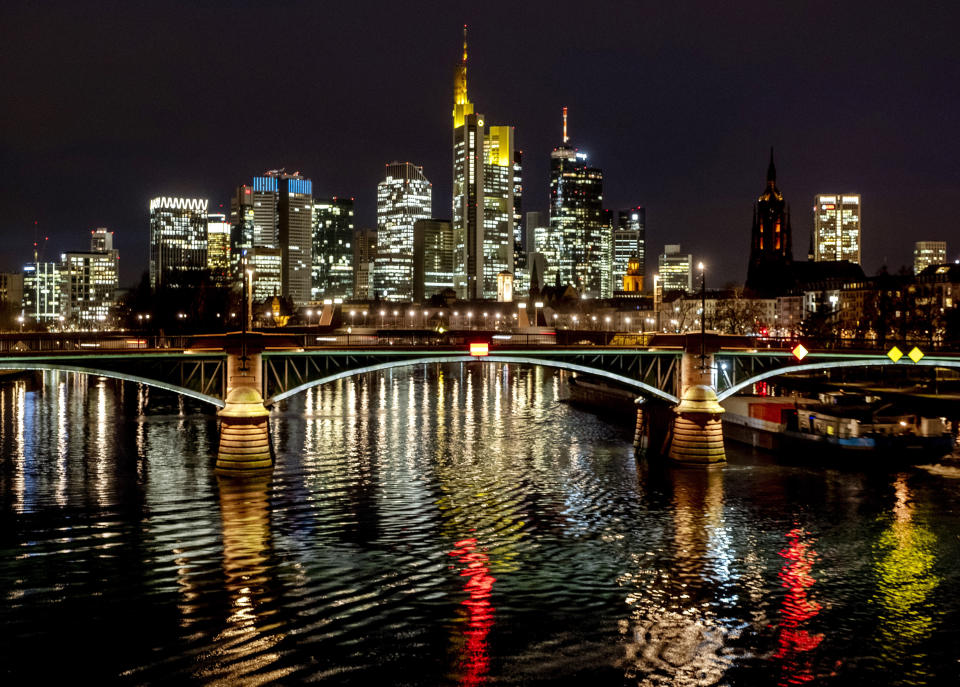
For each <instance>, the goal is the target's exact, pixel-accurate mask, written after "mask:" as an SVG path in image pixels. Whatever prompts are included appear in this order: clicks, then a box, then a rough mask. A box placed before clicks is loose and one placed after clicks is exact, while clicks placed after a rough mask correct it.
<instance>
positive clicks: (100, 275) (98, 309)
mask: <svg viewBox="0 0 960 687" xmlns="http://www.w3.org/2000/svg"><path fill="white" fill-rule="evenodd" d="M60 278H61V283H60V310H61V314H62V315H63V317H64V318H65V319H66V321H68V322H72V323H77V324H81V325H101V326H102V325H103V324H104V323H105V322H106V321H107V320H108V319H109V317H110V309H111V308H112V307H113V305H114V303H116V293H117V287H118V285H119V283H118V282H119V278H118V265H117V256H116V251H114V250H110V251H102V252H100V251H96V252H95V251H89V252H86V251H85V252H72V253H63V254H61V256H60Z"/></svg>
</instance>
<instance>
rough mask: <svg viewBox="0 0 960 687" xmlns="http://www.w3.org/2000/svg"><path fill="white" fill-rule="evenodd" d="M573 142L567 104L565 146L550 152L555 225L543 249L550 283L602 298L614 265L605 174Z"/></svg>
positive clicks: (553, 220) (541, 249)
mask: <svg viewBox="0 0 960 687" xmlns="http://www.w3.org/2000/svg"><path fill="white" fill-rule="evenodd" d="M569 141H570V138H569V136H567V108H563V144H562V145H560V146H558V147H556V148H554V149H553V152H552V153H551V154H550V228H549V231H548V232H547V234H546V237H545V245H544V246H542V247H539V248H540V252H541V253H543V254H544V256H545V257H546V260H547V279H546V281H547V284H554V283H556V282H558V281H559V283H560V284H571V285H573V286H574V287H575V288H576V289H577V290H578V291H579V292H580V294H581V296H583V297H586V298H598V297H600V296H602V295H603V291H604V289H603V285H604V281H605V279H604V272H605V271H606V273H607V279H606V281H607V282H608V284H609V269H610V264H609V261H607V260H605V259H604V255H605V253H608V252H609V226H607V227H606V231H605V222H604V214H603V172H602V171H600V170H599V169H597V168H596V167H588V166H587V155H586V153H581V152H579V151H578V150H577V149H576V148H574V147H572V146H570V145H569ZM605 233H606V234H607V236H605V235H604V234H605Z"/></svg>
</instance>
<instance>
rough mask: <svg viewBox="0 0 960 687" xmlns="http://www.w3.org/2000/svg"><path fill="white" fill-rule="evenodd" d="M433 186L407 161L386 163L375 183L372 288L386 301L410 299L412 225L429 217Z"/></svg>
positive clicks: (411, 288)
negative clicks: (374, 237)
mask: <svg viewBox="0 0 960 687" xmlns="http://www.w3.org/2000/svg"><path fill="white" fill-rule="evenodd" d="M432 198H433V186H432V185H431V183H430V182H429V181H428V180H427V177H426V176H424V174H423V168H422V167H417V166H416V165H413V164H411V163H409V162H392V163H390V164H388V165H387V171H386V178H385V179H384V180H383V181H381V182H380V183H379V184H377V257H376V259H375V261H374V271H373V282H374V290H375V291H376V293H377V295H379V297H380V298H384V299H386V300H389V301H409V300H410V299H411V298H413V225H414V223H415V222H416V221H417V220H419V219H430V216H431V214H432Z"/></svg>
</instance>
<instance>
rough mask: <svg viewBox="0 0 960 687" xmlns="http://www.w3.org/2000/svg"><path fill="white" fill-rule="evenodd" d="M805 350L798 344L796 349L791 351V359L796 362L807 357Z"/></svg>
mask: <svg viewBox="0 0 960 687" xmlns="http://www.w3.org/2000/svg"><path fill="white" fill-rule="evenodd" d="M807 353H808V351H807V349H806V348H804V347H803V344H800V343H798V344H797V347H796V348H794V349H793V357H794V358H796V359H797V360H803V359H804V358H805V357H806V356H807Z"/></svg>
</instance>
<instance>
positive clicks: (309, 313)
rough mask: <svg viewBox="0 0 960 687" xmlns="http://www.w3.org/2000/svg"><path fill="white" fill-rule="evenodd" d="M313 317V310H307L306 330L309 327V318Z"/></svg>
mask: <svg viewBox="0 0 960 687" xmlns="http://www.w3.org/2000/svg"><path fill="white" fill-rule="evenodd" d="M311 317H313V310H311V309H309V308H307V328H309V327H310V318H311Z"/></svg>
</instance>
